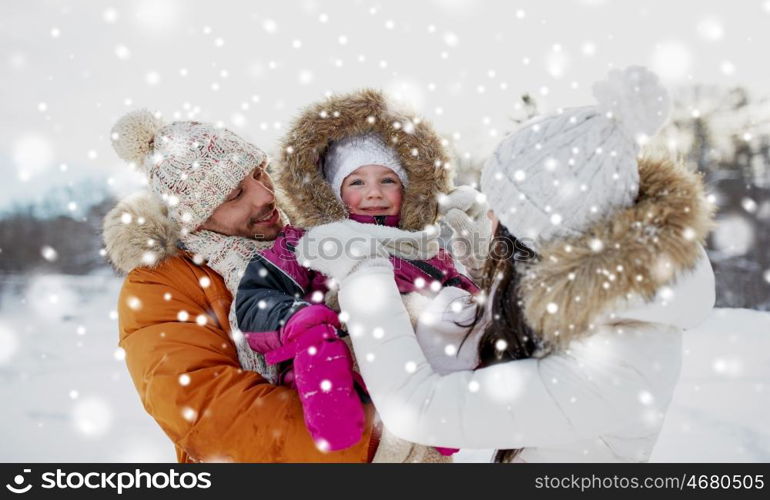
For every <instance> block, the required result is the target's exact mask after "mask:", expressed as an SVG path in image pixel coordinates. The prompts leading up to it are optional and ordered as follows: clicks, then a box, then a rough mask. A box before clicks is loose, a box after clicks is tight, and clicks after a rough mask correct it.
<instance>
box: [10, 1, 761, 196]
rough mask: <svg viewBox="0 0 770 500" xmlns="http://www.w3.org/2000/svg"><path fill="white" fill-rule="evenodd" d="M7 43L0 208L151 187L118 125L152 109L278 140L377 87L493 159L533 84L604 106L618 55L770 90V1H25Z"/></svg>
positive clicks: (624, 60) (544, 95)
mask: <svg viewBox="0 0 770 500" xmlns="http://www.w3.org/2000/svg"><path fill="white" fill-rule="evenodd" d="M0 39H1V40H2V44H0V47H1V48H2V61H1V62H0V63H1V65H0V96H2V117H3V118H2V121H1V122H0V127H1V128H2V133H0V169H1V170H2V173H3V174H4V175H3V181H2V182H0V208H2V206H4V205H5V204H6V203H7V202H8V201H11V200H24V199H26V200H32V199H34V198H35V197H36V196H37V197H39V196H40V195H41V194H42V193H45V191H46V189H48V188H49V187H50V186H52V185H61V184H66V183H67V182H77V181H79V180H80V179H82V178H84V177H97V178H99V179H103V180H104V182H105V183H107V182H108V183H109V185H110V186H111V187H110V189H113V190H114V191H115V192H116V193H117V194H119V195H121V194H124V193H127V192H130V191H132V190H134V189H137V188H138V186H139V184H138V178H139V177H138V175H136V174H132V173H131V172H129V170H128V168H127V167H126V166H125V165H124V164H122V163H121V161H120V160H119V159H118V158H117V156H116V155H115V153H114V152H113V151H112V148H111V146H110V141H109V130H110V128H111V126H112V124H113V123H114V122H115V120H116V119H117V118H119V117H120V116H121V115H122V114H123V113H125V112H127V111H130V110H132V109H135V108H139V107H147V108H150V109H153V110H158V111H160V112H162V113H163V115H164V117H165V118H166V119H168V120H173V119H187V118H193V117H194V118H195V119H197V120H203V121H214V122H216V121H221V122H222V123H223V124H224V125H225V126H227V127H229V128H231V129H233V130H234V131H236V132H238V133H240V134H241V135H243V136H244V137H246V138H247V139H249V140H251V141H253V142H255V143H256V144H257V145H259V146H260V147H262V148H263V149H266V150H269V151H272V150H273V149H274V144H275V143H276V141H277V139H278V137H280V136H281V135H282V134H283V133H284V132H285V129H286V125H287V123H288V122H289V121H290V120H291V118H292V117H293V116H295V115H296V113H297V110H298V109H299V108H300V107H301V106H304V105H306V104H308V103H310V102H312V101H314V100H316V99H319V98H322V97H323V95H324V93H325V92H328V91H332V92H345V91H348V90H352V89H355V88H359V87H362V86H372V87H378V88H382V89H385V90H386V91H388V92H390V93H392V94H393V95H394V96H395V97H398V98H402V99H405V100H407V101H408V102H409V103H410V104H411V105H412V107H414V108H415V109H416V110H417V111H419V112H420V113H421V114H423V115H424V116H426V117H428V118H429V119H430V120H431V121H433V123H434V124H435V126H436V127H437V128H438V129H439V131H441V132H442V133H443V134H445V135H446V136H447V137H448V138H449V139H452V140H454V141H455V143H456V147H457V150H458V151H459V152H460V153H466V152H467V153H469V154H471V155H473V156H474V157H483V156H485V155H486V154H488V153H489V152H490V151H491V149H492V148H493V146H494V145H495V144H496V142H497V141H499V140H500V139H501V137H502V135H503V134H504V132H506V131H509V130H510V129H511V127H512V124H511V120H510V117H511V116H512V115H513V113H514V103H515V102H516V100H517V98H518V97H519V96H520V95H521V94H522V93H524V92H529V93H531V94H533V95H535V96H536V98H537V99H538V101H539V106H540V109H541V110H542V111H549V110H553V109H555V108H556V107H559V106H577V105H584V104H590V103H591V102H592V98H591V93H590V86H591V84H592V83H593V82H594V81H596V80H597V79H601V78H602V77H603V76H604V75H605V74H606V72H607V70H608V68H610V67H612V66H620V67H622V66H627V65H631V64H644V65H648V66H649V67H651V68H652V69H654V70H656V71H657V72H658V73H659V74H660V76H661V77H662V78H663V79H664V81H665V82H666V83H667V85H669V86H670V87H671V88H672V89H674V88H675V87H676V86H679V85H685V84H688V83H703V84H714V85H724V86H735V85H744V86H746V87H748V88H749V89H750V90H751V91H752V92H753V93H754V94H755V95H758V96H765V95H768V94H770V92H769V90H770V69H769V68H768V64H769V61H770V60H769V59H768V57H767V50H768V47H770V1H769V0H740V1H732V2H727V1H716V0H698V1H695V0H690V1H684V0H678V1H672V0H650V1H645V0H636V1H628V0H624V1H621V0H616V1H612V0H558V1H557V0H537V1H526V0H509V1H478V0H474V1H471V0H396V1H394V0H388V1H376V0H350V1H340V0H335V1H320V0H298V1H290V0H286V1H280V2H277V1H271V2H266V1H265V2H254V1H227V0H218V1H190V0H185V1H183V0H137V1H112V2H100V1H85V0H84V1H23V2H22V1H17V2H3V3H2V4H0ZM72 201H73V202H75V203H77V201H78V200H72Z"/></svg>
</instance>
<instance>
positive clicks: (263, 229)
mask: <svg viewBox="0 0 770 500" xmlns="http://www.w3.org/2000/svg"><path fill="white" fill-rule="evenodd" d="M266 169H267V160H265V161H264V162H263V163H262V165H260V166H259V167H257V168H255V169H254V171H253V172H252V173H251V174H249V175H248V176H246V178H245V179H243V181H241V183H240V184H239V185H238V187H236V188H235V189H233V190H232V191H231V192H230V194H229V195H228V196H227V199H225V201H224V203H222V204H221V205H219V206H218V207H217V209H216V210H214V213H213V214H211V217H209V218H208V220H207V221H206V222H204V223H203V225H202V226H201V227H200V229H208V230H209V231H215V232H217V233H221V234H225V235H227V236H243V237H245V238H256V239H258V240H274V239H275V238H276V236H278V233H279V232H280V230H281V228H282V227H283V221H282V220H281V214H280V213H279V212H278V209H277V207H276V205H275V193H274V190H273V182H272V180H271V179H270V176H269V175H268V174H267V172H266Z"/></svg>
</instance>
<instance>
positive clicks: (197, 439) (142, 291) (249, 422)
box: [118, 253, 377, 462]
mask: <svg viewBox="0 0 770 500" xmlns="http://www.w3.org/2000/svg"><path fill="white" fill-rule="evenodd" d="M231 301H232V297H231V295H230V292H229V291H228V290H227V288H226V286H225V284H224V281H223V280H222V278H221V277H220V276H219V275H218V274H216V273H215V272H214V271H212V270H211V269H210V268H208V267H206V266H198V265H196V264H195V263H194V262H193V261H192V259H191V258H190V257H189V256H188V255H186V254H184V253H181V254H179V255H177V256H175V257H169V258H167V259H164V260H163V261H162V262H160V263H159V264H158V265H157V267H155V268H149V267H137V268H135V269H134V270H132V271H131V272H130V273H129V274H128V276H127V277H126V280H125V283H124V284H123V288H122V290H121V293H120V298H119V304H118V313H119V319H120V347H122V348H123V349H124V350H125V352H126V363H127V365H128V369H129V371H130V372H131V377H132V379H133V381H134V385H135V386H136V390H137V391H138V392H139V397H140V398H141V400H142V404H143V405H144V408H145V409H146V410H147V412H148V413H149V414H150V415H152V417H153V418H154V419H155V420H156V421H157V422H158V424H159V425H160V426H161V428H162V429H163V431H165V433H166V434H167V435H168V437H169V438H170V439H171V440H172V441H173V442H174V445H175V446H176V452H177V458H178V460H179V461H180V462H198V461H233V462H367V461H371V458H372V456H373V454H374V451H375V450H376V441H377V440H376V439H375V438H374V437H373V436H372V426H373V424H372V422H373V419H374V409H373V407H372V406H371V405H366V413H367V425H366V428H365V430H364V435H363V438H362V439H361V441H360V442H359V443H358V444H357V445H355V446H353V447H351V448H348V449H346V450H342V451H337V452H330V453H323V452H320V451H318V450H317V449H316V447H315V445H314V444H313V441H312V439H311V437H310V434H309V433H308V431H307V429H306V428H305V422H304V419H303V413H302V407H301V406H300V401H299V396H298V394H297V392H296V391H295V390H293V389H290V388H287V387H279V386H275V385H271V384H270V383H268V382H267V381H266V380H265V379H264V378H262V376H261V375H259V374H258V373H256V372H251V371H244V370H242V369H241V368H240V364H239V362H238V357H237V354H236V349H235V345H234V344H233V342H232V340H231V339H230V337H229V335H228V334H229V331H230V325H229V322H228V313H229V310H230V302H231Z"/></svg>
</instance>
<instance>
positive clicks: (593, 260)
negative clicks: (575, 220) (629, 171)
mask: <svg viewBox="0 0 770 500" xmlns="http://www.w3.org/2000/svg"><path fill="white" fill-rule="evenodd" d="M639 176H640V186H639V195H638V197H637V200H636V203H635V204H634V205H633V206H631V207H629V208H626V209H623V210H619V211H617V212H615V213H614V214H612V215H610V216H608V217H606V218H605V219H603V220H601V221H598V222H597V223H595V224H593V225H592V226H591V227H589V228H588V229H587V230H586V231H584V232H583V233H582V234H581V235H580V236H577V237H574V238H568V239H560V240H558V241H554V242H551V243H548V244H546V245H545V246H544V247H543V248H542V250H541V252H540V253H539V258H538V259H537V260H536V261H534V262H532V263H531V264H528V265H524V266H522V267H523V271H524V276H523V278H522V284H521V289H520V296H521V297H522V298H523V300H524V315H525V318H526V320H527V322H528V323H529V325H531V326H532V327H533V329H534V330H535V331H536V332H538V333H539V334H540V335H541V338H542V339H543V341H544V347H545V349H547V350H550V349H551V348H556V347H563V346H565V345H566V343H568V342H569V341H570V340H572V339H574V338H575V337H576V336H578V335H580V334H582V333H584V332H588V331H590V330H591V329H592V328H593V325H592V323H591V322H592V321H594V320H595V319H596V318H598V317H599V316H600V315H601V314H603V313H607V312H610V311H609V310H610V309H611V308H612V307H613V306H614V305H617V303H618V301H622V300H623V299H628V298H630V297H632V296H634V295H636V296H641V297H642V298H644V299H645V300H651V299H652V298H653V297H654V296H655V293H656V291H657V290H658V289H659V288H660V287H661V286H663V285H664V284H667V283H669V282H672V281H674V280H676V278H677V277H678V275H680V274H681V273H682V272H685V271H688V270H690V269H692V268H693V267H694V266H695V264H696V263H697V260H698V258H699V255H700V253H699V248H700V245H701V244H702V243H703V242H704V240H705V238H706V235H707V234H708V232H709V230H710V229H711V226H712V216H713V213H712V212H713V205H712V204H711V203H709V202H708V201H707V200H706V199H705V197H704V189H703V183H702V180H701V178H700V176H699V175H698V174H696V173H693V172H690V171H688V170H687V169H686V168H685V167H684V166H683V165H681V164H678V163H675V162H673V161H669V160H653V159H649V158H647V159H642V160H640V162H639Z"/></svg>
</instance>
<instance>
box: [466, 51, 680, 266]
mask: <svg viewBox="0 0 770 500" xmlns="http://www.w3.org/2000/svg"><path fill="white" fill-rule="evenodd" d="M593 94H594V97H595V98H596V101H597V103H598V104H597V105H595V106H586V107H581V108H573V109H567V110H562V111H560V112H559V113H557V114H555V115H547V116H542V117H537V118H535V119H533V120H531V121H529V122H527V123H525V124H524V125H522V127H521V128H520V129H519V130H517V131H516V132H514V133H512V134H511V135H509V136H507V137H506V138H505V139H503V141H502V142H501V143H500V144H499V145H498V147H497V149H496V150H495V152H494V154H493V156H492V157H491V158H490V159H489V160H488V161H487V163H486V165H485V167H484V170H483V172H482V175H481V188H482V191H483V193H484V194H485V195H486V196H487V199H488V201H489V205H490V207H491V208H492V210H493V211H494V212H495V215H496V216H497V217H498V218H499V220H500V223H501V224H503V225H504V226H505V227H506V228H507V229H508V230H509V231H510V233H511V234H513V235H514V236H516V237H517V238H520V239H521V238H525V239H526V241H527V243H528V244H529V245H530V246H531V247H532V248H533V250H536V251H537V249H538V248H539V247H540V246H541V245H542V244H543V243H545V242H547V241H549V240H552V239H554V238H557V237H564V236H577V235H579V234H580V233H581V231H583V230H584V229H585V228H586V227H587V226H589V225H590V224H591V223H592V222H594V221H596V220H597V219H600V218H602V217H604V216H606V215H608V214H609V213H611V212H612V211H613V210H615V209H618V208H621V207H628V206H630V205H632V204H633V203H634V200H635V199H636V196H637V194H638V191H639V169H638V165H637V159H638V155H639V151H640V147H641V145H643V144H644V143H646V142H647V140H648V138H649V137H650V136H652V135H654V134H655V133H656V132H657V131H658V130H659V129H660V128H661V127H662V126H663V124H664V123H665V122H666V120H667V119H668V115H669V111H670V107H671V100H670V98H669V95H668V93H667V91H666V89H665V88H663V87H662V86H661V84H660V83H659V81H658V77H657V76H656V75H655V74H654V73H652V72H651V71H649V70H647V69H646V68H643V67H641V66H632V67H629V68H626V69H624V70H618V69H616V70H613V71H610V73H609V75H608V77H607V79H606V80H604V81H601V82H598V83H596V84H595V85H594V86H593Z"/></svg>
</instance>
